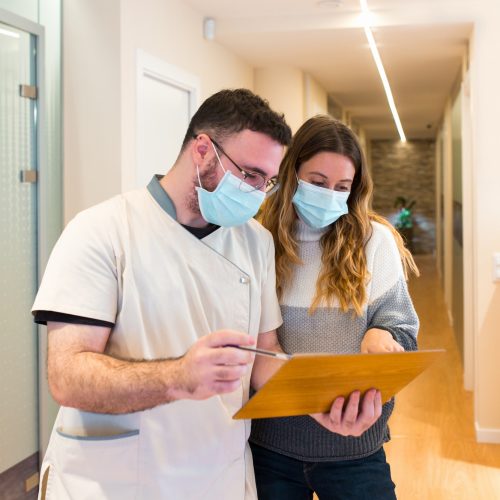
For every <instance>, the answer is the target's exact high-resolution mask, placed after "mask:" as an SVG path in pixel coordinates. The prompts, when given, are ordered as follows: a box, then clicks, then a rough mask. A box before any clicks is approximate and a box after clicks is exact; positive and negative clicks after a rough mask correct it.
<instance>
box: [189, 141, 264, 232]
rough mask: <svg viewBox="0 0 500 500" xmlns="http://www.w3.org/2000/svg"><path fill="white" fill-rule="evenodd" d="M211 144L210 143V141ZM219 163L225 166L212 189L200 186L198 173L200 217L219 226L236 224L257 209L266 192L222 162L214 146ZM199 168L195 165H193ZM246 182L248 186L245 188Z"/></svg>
mask: <svg viewBox="0 0 500 500" xmlns="http://www.w3.org/2000/svg"><path fill="white" fill-rule="evenodd" d="M212 146H213V144H212ZM214 151H215V154H216V156H217V160H218V161H219V165H220V167H221V168H222V170H224V172H225V174H224V177H223V178H222V179H221V180H220V181H219V184H218V185H217V187H216V188H215V189H214V190H213V191H207V190H206V189H203V187H201V180H200V175H199V173H198V181H199V182H200V187H197V188H196V191H197V192H198V203H199V205H200V211H201V215H202V216H203V218H204V219H205V220H206V221H207V222H210V223H212V224H217V225H218V226H222V227H231V226H239V225H241V224H244V223H245V222H247V221H248V220H250V219H251V218H252V217H253V216H254V215H255V214H256V213H257V212H258V211H259V208H260V206H261V205H262V202H263V201H264V198H265V197H266V194H265V193H264V192H263V191H258V190H255V189H253V187H252V186H250V185H248V184H245V182H243V181H242V180H241V179H238V177H236V176H235V175H233V174H232V173H231V172H229V171H226V170H225V168H224V167H223V166H222V163H221V161H220V158H219V154H218V153H217V150H216V149H215V147H214ZM196 169H197V171H198V167H196ZM247 186H248V190H245V188H246V187H247Z"/></svg>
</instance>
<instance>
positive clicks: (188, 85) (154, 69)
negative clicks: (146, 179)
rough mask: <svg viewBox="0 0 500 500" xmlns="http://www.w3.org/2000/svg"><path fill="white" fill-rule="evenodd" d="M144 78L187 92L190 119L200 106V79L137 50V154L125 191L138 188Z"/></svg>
mask: <svg viewBox="0 0 500 500" xmlns="http://www.w3.org/2000/svg"><path fill="white" fill-rule="evenodd" d="M144 77H148V78H153V79H155V80H158V81H160V82H163V83H165V84H168V85H172V86H174V87H177V88H179V89H182V90H184V91H186V92H187V93H188V95H189V118H190V119H191V118H192V117H193V115H194V114H195V112H196V110H197V109H198V106H199V98H200V79H199V78H198V77H197V76H195V75H193V74H191V73H188V72H186V71H184V70H183V69H181V68H178V67H177V66H174V65H172V64H169V63H167V62H166V61H163V60H162V59H159V58H158V57H155V56H152V55H151V54H148V53H147V52H144V51H143V50H140V49H138V50H137V73H136V78H137V85H136V132H135V134H136V135H135V136H136V144H137V153H136V161H135V164H134V171H133V173H132V175H130V176H126V177H127V179H130V181H131V182H132V183H133V186H123V187H124V191H126V190H128V189H135V188H136V187H137V179H138V170H137V169H138V166H139V165H141V158H140V155H141V151H142V150H143V148H142V147H141V140H142V139H141V134H140V131H141V130H142V128H143V120H144V116H143V114H142V111H141V110H142V109H143V106H142V95H143V93H142V90H143V82H144Z"/></svg>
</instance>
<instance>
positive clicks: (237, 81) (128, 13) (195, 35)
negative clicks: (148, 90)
mask: <svg viewBox="0 0 500 500" xmlns="http://www.w3.org/2000/svg"><path fill="white" fill-rule="evenodd" d="M202 28H203V17H202V15H201V14H199V13H198V12H196V11H194V10H193V9H191V8H190V7H189V6H187V5H185V3H184V2H182V1H181V0H141V2H132V1H122V12H121V33H122V36H121V61H122V70H121V84H122V96H121V109H122V118H123V120H122V129H121V133H122V167H121V173H122V184H121V188H122V189H123V190H127V189H130V187H131V186H133V185H134V177H133V176H134V173H135V161H136V154H137V145H136V123H137V120H136V57H137V49H142V50H144V51H145V52H147V53H149V54H151V55H153V56H155V57H158V58H160V59H162V60H164V61H166V62H168V63H169V64H172V65H174V66H177V67H178V68H180V69H181V70H183V71H186V72H188V73H191V74H192V75H194V76H197V77H198V78H199V80H200V87H201V88H200V92H201V96H200V104H201V102H202V101H203V100H205V99H206V98H207V97H209V96H210V95H212V94H213V93H215V92H217V91H218V90H221V89H222V88H239V87H245V88H249V89H252V88H253V84H254V82H253V69H252V67H251V66H249V65H248V64H246V63H245V62H243V61H242V60H240V59H239V58H238V57H236V56H235V55H234V54H232V53H231V52H230V51H229V50H228V49H226V48H225V47H223V46H222V45H220V44H218V43H217V42H216V41H207V40H205V39H204V38H203V30H202ZM179 146H180V145H179ZM170 166H171V165H166V166H165V171H166V170H167V169H168V168H169V167H170Z"/></svg>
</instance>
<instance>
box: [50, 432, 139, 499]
mask: <svg viewBox="0 0 500 500" xmlns="http://www.w3.org/2000/svg"><path fill="white" fill-rule="evenodd" d="M138 454H139V430H132V431H127V432H122V433H120V434H113V435H106V436H80V435H73V434H68V433H66V432H64V431H63V430H62V429H61V428H59V429H57V430H56V432H55V433H54V449H53V453H52V457H51V459H50V462H51V463H50V472H49V480H48V483H49V484H48V485H47V495H46V498H47V500H53V499H56V500H63V499H71V500H87V499H88V500H90V499H92V500H101V499H102V500H104V499H106V500H113V499H117V500H118V499H120V500H132V499H135V498H137V479H138V478H137V474H138V465H137V464H138V458H139V457H138Z"/></svg>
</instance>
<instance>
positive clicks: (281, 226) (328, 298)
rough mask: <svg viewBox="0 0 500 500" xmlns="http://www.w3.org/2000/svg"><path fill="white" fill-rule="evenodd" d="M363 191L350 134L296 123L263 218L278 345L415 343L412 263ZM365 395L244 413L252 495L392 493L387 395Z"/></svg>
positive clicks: (334, 124)
mask: <svg viewBox="0 0 500 500" xmlns="http://www.w3.org/2000/svg"><path fill="white" fill-rule="evenodd" d="M371 198H372V182H371V179H370V176H369V172H368V170H367V168H366V164H365V162H364V159H363V154H362V151H361V148H360V145H359V142H358V140H357V138H356V136H355V135H354V133H353V132H352V131H351V130H350V129H349V128H348V127H347V126H345V125H344V124H342V123H341V122H339V121H337V120H334V119H332V118H330V117H327V116H316V117H314V118H311V119H309V120H308V121H306V122H305V123H304V125H302V127H301V128H300V129H299V130H298V132H297V133H296V135H295V137H294V138H293V141H292V144H291V146H290V149H289V150H288V152H287V154H286V156H285V158H284V159H283V162H282V165H281V168H280V189H279V190H278V191H277V192H276V193H275V194H273V195H272V196H271V197H270V199H269V200H268V201H267V203H266V204H265V206H264V208H263V212H262V216H261V220H262V223H263V225H264V226H265V227H266V228H267V229H269V230H270V231H271V233H272V235H273V237H274V243H275V247H276V277H277V290H278V295H279V298H280V304H281V311H282V315H283V325H282V326H281V327H280V329H279V330H278V340H279V344H280V347H281V349H282V350H283V351H285V352H287V353H296V352H323V353H324V352H330V353H357V352H363V353H370V352H396V351H402V350H416V349H417V342H416V337H417V331H418V318H417V315H416V313H415V309H414V307H413V304H412V301H411V299H410V296H409V294H408V288H407V284H406V278H407V273H408V271H413V272H415V273H416V274H418V270H417V268H416V266H415V263H414V261H413V259H412V257H411V254H410V253H409V252H408V250H407V249H406V248H405V247H404V244H403V241H402V239H401V237H400V236H399V234H398V233H397V232H396V231H395V230H394V229H393V228H392V226H390V224H389V223H388V222H387V221H386V220H385V219H383V218H382V217H380V216H378V215H376V214H375V213H374V212H372V211H371V210H370V205H371ZM257 362H258V360H257V361H256V363H257ZM364 399H365V401H360V395H359V393H353V394H352V395H351V396H350V398H349V401H348V402H347V403H346V406H343V404H344V401H343V400H342V398H339V399H338V400H336V401H335V402H334V404H333V406H332V411H331V412H330V414H325V415H312V416H299V417H287V418H273V419H258V420H254V421H253V422H252V432H251V437H250V442H251V446H252V452H253V459H254V467H255V473H256V480H257V489H258V494H259V499H261V500H262V499H263V500H266V499H269V500H281V499H282V500H295V499H297V500H298V499H310V498H312V497H313V492H316V494H317V495H318V497H319V498H320V500H322V499H325V500H332V499H342V500H345V499H356V500H359V499H365V498H366V499H370V500H375V499H394V498H395V492H394V483H393V482H392V479H391V474H390V468H389V465H388V464H387V462H386V459H385V454H384V450H383V444H384V443H385V442H387V441H388V440H389V429H388V427H387V421H388V419H389V417H390V415H391V412H392V410H393V407H394V400H391V401H389V402H388V403H386V404H384V405H383V406H382V405H381V403H380V394H379V393H378V392H377V393H376V392H375V391H370V392H369V393H367V395H366V396H365V398H364ZM353 409H354V410H353ZM353 411H354V412H355V413H354V418H353ZM346 412H349V415H346ZM367 412H371V413H370V414H369V415H368V417H367V416H366V413H367ZM356 419H357V420H358V421H361V420H362V419H365V421H368V422H369V424H368V425H369V427H368V428H367V429H366V427H367V426H365V427H362V428H361V427H360V425H358V424H359V422H358V424H357V423H356ZM370 419H371V420H370ZM360 429H361V430H360Z"/></svg>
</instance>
